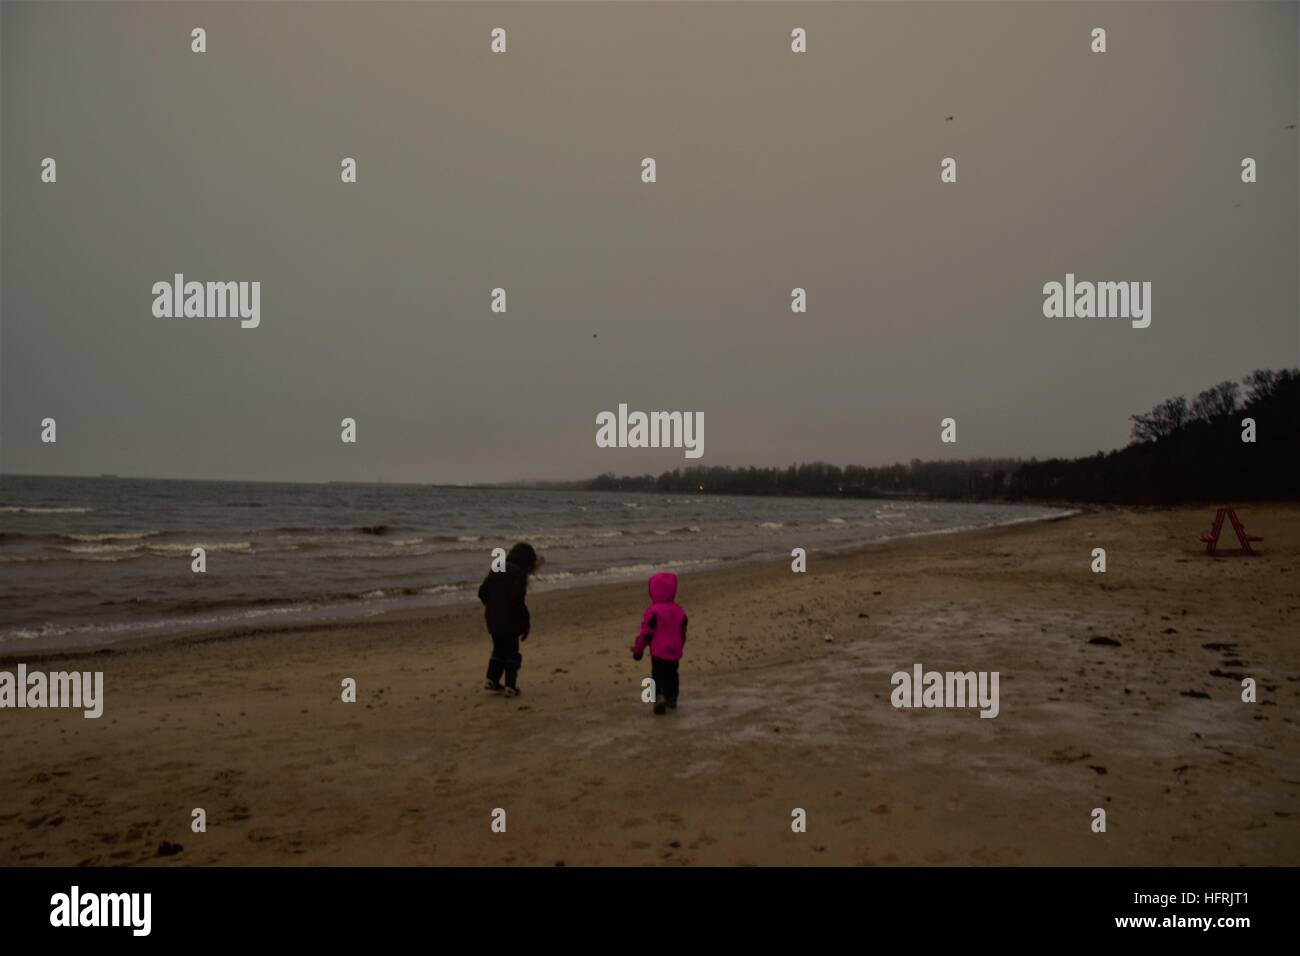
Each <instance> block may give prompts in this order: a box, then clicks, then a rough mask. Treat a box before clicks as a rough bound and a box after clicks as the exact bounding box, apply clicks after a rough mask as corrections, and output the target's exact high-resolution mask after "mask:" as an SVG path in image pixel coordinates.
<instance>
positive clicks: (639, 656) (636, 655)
mask: <svg viewBox="0 0 1300 956" xmlns="http://www.w3.org/2000/svg"><path fill="white" fill-rule="evenodd" d="M644 656H645V651H642V652H641V653H640V654H638V653H637V652H636V651H633V652H632V660H634V661H639V660H640V659H641V658H642V657H644Z"/></svg>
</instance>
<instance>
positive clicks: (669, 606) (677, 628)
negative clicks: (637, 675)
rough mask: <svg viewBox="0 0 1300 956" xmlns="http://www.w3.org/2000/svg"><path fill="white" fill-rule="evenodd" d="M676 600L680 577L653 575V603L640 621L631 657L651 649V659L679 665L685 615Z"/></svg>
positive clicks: (651, 578) (651, 584) (684, 641)
mask: <svg viewBox="0 0 1300 956" xmlns="http://www.w3.org/2000/svg"><path fill="white" fill-rule="evenodd" d="M675 597H677V575H675V574H666V573H664V574H652V575H650V600H651V601H652V602H653V603H652V604H651V605H650V606H649V607H648V608H646V609H645V615H644V616H643V617H642V618H641V633H640V634H638V635H637V636H636V643H635V644H633V645H632V656H633V657H638V658H639V657H640V656H641V654H642V652H643V651H644V650H645V649H646V648H647V647H649V648H650V656H651V657H657V658H659V659H660V660H661V661H680V660H681V659H682V648H683V647H684V646H685V644H686V612H685V611H683V610H682V609H681V607H680V606H679V605H678V604H677V602H675V601H674V600H673V598H675Z"/></svg>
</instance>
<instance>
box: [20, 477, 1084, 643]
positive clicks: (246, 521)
mask: <svg viewBox="0 0 1300 956" xmlns="http://www.w3.org/2000/svg"><path fill="white" fill-rule="evenodd" d="M1063 513H1064V512H1062V511H1061V510H1060V509H1055V508H1045V507H1039V506H1026V505H1008V504H971V503H953V502H934V501H904V500H895V499H888V500H877V499H838V498H837V499H831V498H773V497H731V496H720V495H718V496H715V495H706V494H699V495H659V494H645V493H623V492H598V491H580V490H570V489H546V488H494V487H492V488H489V487H445V486H427V485H401V484H344V483H325V484H305V483H269V482H241V481H181V480H162V479H137V478H117V477H113V476H103V477H99V478H73V477H49V476H29V475H0V654H3V653H6V652H12V651H16V650H23V651H30V650H34V649H62V648H69V647H83V646H94V645H101V644H107V643H111V642H113V641H117V640H122V639H124V638H134V637H141V636H146V635H150V634H172V633H181V632H186V631H194V630H203V629H210V628H225V627H231V626H240V625H255V624H265V623H270V622H289V621H295V622H296V621H301V620H310V619H327V618H344V617H349V618H350V617H364V616H368V615H372V614H378V613H380V612H383V611H386V610H389V609H393V608H398V607H411V606H419V605H432V604H441V603H447V602H453V601H461V600H473V599H474V598H475V595H476V592H477V589H478V585H479V583H480V582H481V580H482V579H483V576H484V575H485V574H486V573H488V570H489V566H490V563H491V555H492V549H493V548H498V547H500V548H506V549H508V548H509V547H510V546H511V545H512V544H514V543H515V542H516V541H528V542H530V543H531V544H533V546H534V547H536V548H537V549H538V551H539V552H540V553H541V554H542V556H543V557H544V558H545V564H544V565H543V567H542V569H541V571H540V573H539V574H538V575H537V577H536V579H535V581H534V584H533V588H534V590H547V589H552V588H562V587H572V586H575V585H585V584H593V583H599V582H603V581H613V580H620V579H630V578H644V577H646V576H648V575H650V574H651V573H653V572H655V571H660V570H671V571H677V572H687V573H689V572H691V571H694V570H698V569H703V568H710V567H718V566H722V565H737V564H743V563H746V562H755V561H762V560H769V559H778V558H784V559H785V560H790V552H791V550H792V549H793V548H796V547H800V548H804V549H806V550H807V552H808V554H809V560H810V562H813V565H812V566H813V567H815V561H816V556H817V554H818V553H819V552H820V553H827V552H837V551H846V550H852V549H855V548H858V547H861V546H862V545H864V544H868V543H871V542H878V541H885V540H889V539H892V538H902V537H907V536H911V535H920V534H935V533H944V532H954V531H960V530H964V529H968V528H979V527H986V526H991V525H1001V524H1010V523H1015V522H1021V521H1033V520H1040V519H1044V518H1049V517H1054V516H1058V515H1061V514H1063ZM195 548H203V549H204V551H205V552H206V559H205V560H206V571H205V572H203V573H195V572H194V571H193V570H192V567H191V565H192V562H193V560H194V559H193V558H192V556H191V555H192V552H193V550H194V549H195Z"/></svg>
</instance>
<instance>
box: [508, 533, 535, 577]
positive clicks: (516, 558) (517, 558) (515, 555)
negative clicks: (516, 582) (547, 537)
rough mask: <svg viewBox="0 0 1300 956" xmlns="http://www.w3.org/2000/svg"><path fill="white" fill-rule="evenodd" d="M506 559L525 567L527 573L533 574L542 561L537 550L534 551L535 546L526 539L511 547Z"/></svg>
mask: <svg viewBox="0 0 1300 956" xmlns="http://www.w3.org/2000/svg"><path fill="white" fill-rule="evenodd" d="M506 561H508V562H509V563H510V564H516V565H518V566H519V567H520V568H522V569H523V571H524V573H525V574H532V573H533V572H534V571H536V570H537V566H538V564H539V563H540V561H539V560H538V557H537V552H536V551H534V550H533V546H532V545H531V544H529V543H528V542H526V541H520V542H519V543H518V544H517V545H515V546H514V547H513V548H511V549H510V553H509V554H507V555H506Z"/></svg>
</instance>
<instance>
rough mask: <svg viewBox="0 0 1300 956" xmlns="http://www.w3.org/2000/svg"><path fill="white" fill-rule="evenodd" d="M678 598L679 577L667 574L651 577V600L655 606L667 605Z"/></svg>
mask: <svg viewBox="0 0 1300 956" xmlns="http://www.w3.org/2000/svg"><path fill="white" fill-rule="evenodd" d="M675 597H677V575H675V574H668V573H667V572H664V573H660V574H652V575H650V600H651V601H653V602H654V603H655V604H667V603H668V602H669V601H671V600H672V599H673V598H675Z"/></svg>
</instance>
